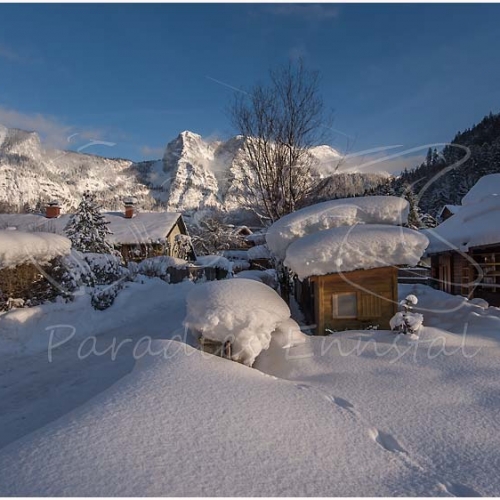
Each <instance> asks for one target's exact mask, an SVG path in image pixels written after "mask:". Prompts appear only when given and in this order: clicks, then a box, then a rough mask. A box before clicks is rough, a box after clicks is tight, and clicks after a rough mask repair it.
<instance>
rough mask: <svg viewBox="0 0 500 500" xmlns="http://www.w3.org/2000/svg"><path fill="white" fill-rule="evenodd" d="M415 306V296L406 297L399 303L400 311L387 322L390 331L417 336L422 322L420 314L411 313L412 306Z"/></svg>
mask: <svg viewBox="0 0 500 500" xmlns="http://www.w3.org/2000/svg"><path fill="white" fill-rule="evenodd" d="M417 304H418V299H417V297H415V295H408V296H407V297H406V298H405V299H403V300H402V301H401V302H400V303H399V305H400V306H401V309H402V311H399V312H397V313H396V314H395V315H394V316H393V317H392V318H391V320H390V322H389V324H390V327H391V330H397V331H399V332H400V333H404V334H415V335H417V334H418V332H419V330H420V328H421V327H422V324H423V322H424V317H423V316H422V314H420V313H415V312H412V309H413V306H415V305H417Z"/></svg>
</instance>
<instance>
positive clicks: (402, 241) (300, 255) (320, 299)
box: [284, 224, 428, 335]
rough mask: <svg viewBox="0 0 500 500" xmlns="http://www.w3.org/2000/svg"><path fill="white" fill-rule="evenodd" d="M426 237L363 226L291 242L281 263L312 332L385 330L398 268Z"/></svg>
mask: <svg viewBox="0 0 500 500" xmlns="http://www.w3.org/2000/svg"><path fill="white" fill-rule="evenodd" d="M427 244H428V240H427V238H426V237H425V236H424V235H423V234H421V233H419V232H417V231H413V230H411V229H408V228H403V227H397V226H389V225H382V224H377V225H370V224H362V225H358V226H355V227H346V226H344V227H335V228H332V229H328V230H325V231H319V232H317V233H314V234H312V235H309V236H305V237H303V238H300V239H298V240H296V241H294V242H293V243H292V244H291V245H290V246H289V247H288V249H287V251H286V259H285V262H284V264H285V265H286V266H287V267H288V268H289V269H291V270H292V272H294V273H295V274H296V279H295V296H296V299H297V301H298V303H299V305H300V306H301V309H302V311H303V312H304V313H305V315H306V317H307V319H308V321H309V322H310V323H312V324H314V325H315V332H316V334H318V335H324V334H327V333H330V332H332V331H339V330H351V329H366V328H369V327H377V328H380V329H389V321H390V319H391V318H392V316H393V315H394V314H395V313H396V312H397V308H398V268H399V267H400V266H401V265H409V266H414V265H416V264H417V263H418V262H419V260H420V257H421V256H422V254H423V252H424V250H425V248H426V247H427Z"/></svg>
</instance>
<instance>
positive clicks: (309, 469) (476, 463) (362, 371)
mask: <svg viewBox="0 0 500 500" xmlns="http://www.w3.org/2000/svg"><path fill="white" fill-rule="evenodd" d="M235 281H236V280H235ZM162 286H163V287H165V288H166V289H169V290H171V291H172V293H173V294H174V295H172V297H173V296H176V297H178V296H179V295H181V296H182V295H184V294H186V293H187V292H188V291H189V289H193V287H198V285H192V286H191V287H189V288H185V287H184V285H165V284H164V285H162ZM176 287H179V288H178V289H177V290H178V292H177V293H176V292H175V290H176ZM136 291H137V292H138V295H137V297H138V296H139V295H140V291H139V290H136ZM408 293H415V294H416V295H417V296H418V297H419V298H420V301H419V304H418V306H419V307H421V308H422V311H423V313H424V314H425V316H426V324H434V325H437V324H443V325H444V324H448V325H450V327H452V328H453V329H454V330H457V333H449V332H446V331H443V330H441V329H439V328H435V327H434V328H433V327H425V328H424V329H423V332H422V335H421V337H420V339H419V340H418V341H417V342H413V341H408V339H407V338H406V336H403V335H395V334H393V333H391V332H384V331H379V332H373V331H363V332H360V331H351V332H343V333H339V334H336V335H333V336H330V337H322V338H321V337H314V338H307V339H304V338H303V336H301V335H300V334H298V336H299V337H300V338H298V339H297V342H296V343H295V344H297V343H299V342H302V343H300V344H299V345H296V347H292V348H289V349H283V347H284V346H283V343H282V342H281V343H280V342H279V339H280V337H276V342H277V343H278V344H279V345H278V346H277V347H278V348H276V349H273V347H272V345H271V347H270V348H269V350H267V351H264V352H263V353H262V354H261V356H262V355H263V356H264V358H262V360H263V361H264V362H261V361H262V360H261V356H259V358H258V359H257V361H256V366H258V367H260V369H264V368H266V371H267V375H266V374H263V373H261V372H259V371H258V370H255V369H249V368H246V367H245V366H242V365H240V364H237V363H233V362H230V361H227V360H223V359H220V358H214V357H212V356H210V355H207V354H204V353H201V352H199V351H197V350H194V349H192V348H190V347H188V346H186V345H185V344H182V343H179V342H176V341H165V342H160V343H154V344H153V345H152V346H151V347H152V349H151V352H154V353H156V355H151V356H147V357H144V358H142V359H141V360H140V361H139V362H138V364H137V366H136V368H135V370H134V371H133V372H132V373H131V374H130V375H127V376H126V377H124V378H123V379H122V380H121V381H119V382H118V383H116V384H115V385H114V386H112V387H110V388H109V389H108V390H107V391H105V392H103V393H101V394H99V395H98V396H96V397H95V398H94V399H93V400H91V401H89V402H88V403H87V404H85V405H83V406H81V407H80V408H76V409H74V410H73V411H72V412H71V413H69V414H67V415H64V416H63V417H62V418H60V419H58V420H56V421H54V422H52V423H50V424H48V425H46V426H45V427H43V428H40V429H38V430H37V431H36V432H33V433H32V434H29V435H26V436H24V437H23V438H22V439H19V440H18V441H16V442H13V443H11V444H10V445H8V446H7V447H5V448H3V449H1V450H0V494H3V495H109V496H115V495H122V496H127V495H141V496H142V495H176V496H200V495H205V496H207V495H225V496H231V495H234V496H261V495H266V496H278V495H287V496H299V495H302V496H304V495H307V496H382V495H385V496H402V495H404V496H428V495H436V496H470V495H488V496H495V495H498V494H499V492H500V477H499V476H498V471H497V469H498V463H499V459H500V454H499V451H498V450H499V449H500V432H499V430H500V429H499V423H498V411H499V408H500V401H499V400H498V394H499V393H500V382H499V380H498V377H496V376H495V374H496V373H497V366H498V356H499V355H500V344H499V338H498V322H499V321H500V319H499V317H500V311H499V310H498V309H491V308H490V309H484V308H482V307H480V306H478V305H475V304H473V303H470V301H466V300H464V299H463V298H459V297H451V296H449V295H447V294H444V293H442V292H436V291H433V290H431V289H429V288H427V287H422V286H416V287H411V286H405V287H403V290H402V297H405V296H407V295H408ZM129 303H130V302H129ZM168 303H169V302H167V303H166V307H164V308H163V309H166V311H165V316H164V318H165V321H166V323H168V324H169V326H170V327H172V328H174V329H177V328H178V327H179V325H177V326H175V325H174V322H175V321H179V319H178V318H177V320H174V319H172V318H173V316H172V314H171V311H169V310H168ZM155 304H156V305H157V306H158V305H159V302H158V301H156V302H155ZM161 310H162V309H160V310H158V313H160V312H161ZM143 314H144V316H143V317H144V319H145V318H146V317H147V316H148V314H149V312H148V311H147V310H144V311H143ZM169 318H170V319H169ZM136 319H137V321H140V313H139V311H138V317H137V318H136ZM157 319H158V318H157ZM464 321H466V322H469V324H471V328H470V331H469V333H468V335H467V337H466V338H465V339H464V337H463V335H461V331H462V327H463V322H464ZM495 322H496V323H495ZM453 325H454V326H453ZM494 325H496V329H495V327H494ZM484 331H488V332H490V334H489V335H488V336H484V335H482V333H481V332H484ZM145 333H146V331H145ZM124 335H125V332H124ZM304 340H305V342H303V341H304ZM272 343H273V341H272V342H271V344H272ZM270 354H272V356H271V357H269V356H268V355H270ZM69 355H70V353H68V354H67V356H69ZM266 356H268V357H267V359H266ZM272 358H274V359H272ZM71 359H73V358H71ZM73 365H75V366H74V370H75V371H76V372H77V373H78V377H79V378H80V379H81V378H85V377H86V376H87V374H86V373H85V372H82V371H81V370H79V364H78V362H77V361H73ZM35 366H36V365H35ZM56 366H57V365H54V369H55V368H56ZM71 374H72V372H71V368H70V367H69V366H68V365H65V370H64V372H61V374H60V378H61V380H66V379H67V378H68V376H71ZM268 375H271V376H268ZM25 376H28V375H27V374H25ZM4 377H5V375H4ZM37 377H39V375H37ZM275 377H280V378H281V379H280V378H278V379H277V378H275ZM283 379H287V380H283ZM0 381H1V380H0ZM52 384H53V388H54V390H55V391H56V392H55V395H58V397H59V399H61V397H63V395H64V397H67V396H66V393H60V392H58V383H57V380H53V382H52ZM0 390H1V391H4V392H5V389H4V388H1V386H0ZM49 397H51V393H48V394H47V395H46V398H49ZM2 403H3V404H4V403H7V401H5V399H2ZM16 403H17V405H19V404H21V405H22V402H20V401H19V400H17V401H16ZM32 411H33V412H35V411H36V408H33V410H32ZM25 415H26V417H27V418H33V415H30V414H29V413H25Z"/></svg>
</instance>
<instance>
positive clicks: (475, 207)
mask: <svg viewBox="0 0 500 500" xmlns="http://www.w3.org/2000/svg"><path fill="white" fill-rule="evenodd" d="M499 220H500V174H491V175H485V176H484V177H481V179H479V181H478V182H477V183H476V184H475V185H474V186H473V187H472V189H471V190H470V191H469V192H468V193H467V194H466V195H465V196H464V197H463V199H462V205H461V206H460V208H459V210H457V211H456V213H455V214H454V215H453V216H451V217H449V218H448V219H447V220H445V221H444V222H443V223H441V224H439V226H437V227H436V228H433V229H428V230H426V231H425V232H426V235H427V236H428V237H429V240H430V245H429V248H428V249H427V255H428V256H430V258H431V268H432V279H433V281H434V283H435V285H436V286H437V287H438V288H439V289H440V290H442V291H444V292H448V293H453V294H456V295H463V296H464V297H468V298H482V299H485V300H486V301H488V302H489V303H490V304H491V305H495V306H500V223H499Z"/></svg>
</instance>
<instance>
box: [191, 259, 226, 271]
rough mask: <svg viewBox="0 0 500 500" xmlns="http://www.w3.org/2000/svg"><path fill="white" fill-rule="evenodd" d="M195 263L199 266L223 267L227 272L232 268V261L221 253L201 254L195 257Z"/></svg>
mask: <svg viewBox="0 0 500 500" xmlns="http://www.w3.org/2000/svg"><path fill="white" fill-rule="evenodd" d="M196 264H197V265H199V266H205V267H214V268H216V269H224V270H225V271H228V272H231V271H232V269H233V265H232V263H231V262H230V261H229V260H228V259H226V257H223V256H222V255H201V256H199V257H198V258H197V259H196Z"/></svg>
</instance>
